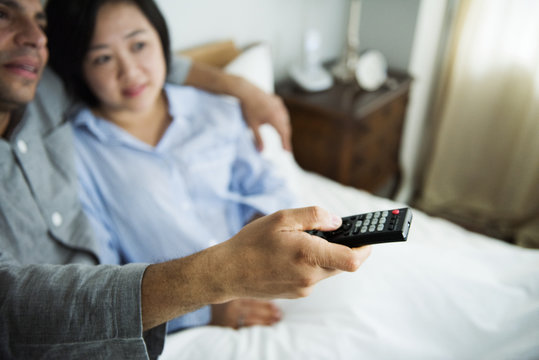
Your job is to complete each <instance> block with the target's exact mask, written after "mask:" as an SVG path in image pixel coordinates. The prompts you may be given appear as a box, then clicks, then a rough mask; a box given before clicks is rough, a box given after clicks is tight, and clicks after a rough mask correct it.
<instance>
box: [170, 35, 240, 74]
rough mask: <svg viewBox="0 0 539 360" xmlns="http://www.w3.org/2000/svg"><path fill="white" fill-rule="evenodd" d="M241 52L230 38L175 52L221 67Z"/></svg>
mask: <svg viewBox="0 0 539 360" xmlns="http://www.w3.org/2000/svg"><path fill="white" fill-rule="evenodd" d="M240 53H241V50H240V49H239V48H238V47H237V46H236V44H235V43H234V41H232V40H224V41H218V42H212V43H208V44H204V45H200V46H196V47H192V48H189V49H185V50H180V51H178V52H177V54H179V55H182V56H185V57H188V58H191V59H192V60H194V61H197V62H200V63H203V64H208V65H212V66H216V67H218V68H223V67H224V66H225V65H226V64H228V63H229V62H231V61H232V60H234V59H235V58H236V56H238V55H239V54H240Z"/></svg>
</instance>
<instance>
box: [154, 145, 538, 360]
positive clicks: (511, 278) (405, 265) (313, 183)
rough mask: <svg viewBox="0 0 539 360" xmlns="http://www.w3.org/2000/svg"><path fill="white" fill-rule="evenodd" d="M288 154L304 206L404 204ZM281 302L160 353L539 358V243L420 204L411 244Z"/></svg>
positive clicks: (386, 247)
mask: <svg viewBox="0 0 539 360" xmlns="http://www.w3.org/2000/svg"><path fill="white" fill-rule="evenodd" d="M285 156H286V155H285ZM285 161H286V162H288V163H287V165H286V166H288V167H289V172H288V173H289V174H290V175H291V181H293V183H294V186H295V188H296V191H297V193H298V194H299V196H300V198H301V199H302V203H303V204H304V205H313V204H316V205H320V206H323V207H325V208H327V209H328V210H330V211H333V212H335V213H337V214H339V215H341V216H345V215H351V214H353V213H360V212H366V211H371V210H375V209H385V208H392V207H397V206H400V205H401V204H396V203H394V202H392V201H390V200H387V199H382V198H378V197H375V196H372V195H370V194H368V193H366V192H363V191H359V190H356V189H352V188H349V187H344V186H342V185H339V184H337V183H335V182H333V181H330V180H327V179H324V178H321V177H319V176H317V175H314V174H311V173H307V172H304V171H302V170H301V169H299V168H297V166H296V165H295V163H293V160H291V159H289V160H285ZM277 303H278V304H279V306H280V307H281V308H282V310H283V312H284V318H283V320H282V321H281V322H280V323H279V324H277V325H275V326H272V327H251V328H243V329H241V330H238V331H236V330H231V329H225V328H217V327H201V328H197V329H191V330H187V331H183V332H181V333H178V334H173V335H171V336H169V337H168V338H167V341H166V346H165V351H164V354H163V356H162V359H165V360H168V359H268V360H274V359H275V360H283V359H350V360H352V359H539V251H538V250H530V249H523V248H519V247H516V246H512V245H509V244H506V243H503V242H501V241H498V240H494V239H490V238H487V237H484V236H481V235H478V234H474V233H471V232H468V231H466V230H463V229H462V228H460V227H458V226H455V225H453V224H451V223H449V222H447V221H444V220H441V219H436V218H432V217H429V216H427V215H425V214H423V213H421V212H420V211H417V210H415V211H414V219H413V221H412V227H411V230H410V235H409V239H408V241H407V242H406V243H395V244H383V245H375V246H374V247H373V252H372V255H371V256H370V258H369V259H368V260H367V262H366V263H365V264H364V265H363V266H362V267H361V268H360V269H359V270H358V271H357V272H356V273H351V274H348V273H346V274H340V275H338V276H336V277H333V278H330V279H327V280H325V281H323V282H321V283H320V284H318V285H317V286H316V287H315V290H314V291H313V293H312V294H311V295H310V296H309V297H307V298H304V299H299V300H279V301H277Z"/></svg>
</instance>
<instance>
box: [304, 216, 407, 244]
mask: <svg viewBox="0 0 539 360" xmlns="http://www.w3.org/2000/svg"><path fill="white" fill-rule="evenodd" d="M411 222H412V211H411V210H410V209H409V208H402V209H393V210H384V211H374V212H370V213H365V214H359V215H352V216H347V217H343V218H342V225H341V227H339V228H338V229H337V230H334V231H320V230H309V231H307V232H308V233H309V234H311V235H316V236H319V237H321V238H323V239H326V240H327V241H329V242H332V243H336V244H342V245H346V246H348V247H351V248H354V247H360V246H363V245H369V244H380V243H387V242H394V241H406V239H407V238H408V230H409V229H410V224H411Z"/></svg>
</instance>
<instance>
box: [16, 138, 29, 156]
mask: <svg viewBox="0 0 539 360" xmlns="http://www.w3.org/2000/svg"><path fill="white" fill-rule="evenodd" d="M17 147H18V148H19V151H20V152H21V154H26V153H27V152H28V145H26V142H25V141H24V140H19V141H17Z"/></svg>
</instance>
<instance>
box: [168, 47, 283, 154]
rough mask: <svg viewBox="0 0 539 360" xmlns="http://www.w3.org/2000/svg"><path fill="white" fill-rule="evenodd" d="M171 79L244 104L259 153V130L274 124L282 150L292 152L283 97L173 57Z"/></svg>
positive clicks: (200, 65)
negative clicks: (228, 96) (227, 96)
mask: <svg viewBox="0 0 539 360" xmlns="http://www.w3.org/2000/svg"><path fill="white" fill-rule="evenodd" d="M169 80H170V81H172V82H174V83H177V84H184V85H189V86H193V87H197V88H199V89H202V90H205V91H209V92H212V93H216V94H225V95H231V96H234V97H236V98H238V99H239V100H240V102H241V106H242V111H243V115H244V117H245V120H246V122H247V124H248V125H249V126H250V127H251V128H252V129H253V133H254V136H255V142H256V145H257V147H258V149H259V150H262V149H263V142H262V137H261V135H260V132H259V127H260V126H261V125H263V124H266V123H267V124H271V125H272V126H273V127H274V128H275V129H276V130H277V132H278V133H279V135H280V137H281V141H282V144H283V148H284V149H286V150H288V151H291V150H292V142H291V136H292V132H291V128H290V119H289V116H288V111H287V110H286V107H285V106H284V104H283V101H282V100H281V98H280V97H278V96H275V95H273V94H267V93H266V92H264V91H263V90H262V89H260V88H258V87H257V86H255V85H254V84H252V83H251V82H249V81H247V80H245V79H244V78H242V77H240V76H236V75H231V74H227V73H226V72H224V71H222V70H220V69H217V68H215V67H212V66H209V65H205V64H201V63H196V62H190V61H186V60H185V59H180V58H173V63H172V71H171V75H170V76H169Z"/></svg>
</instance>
